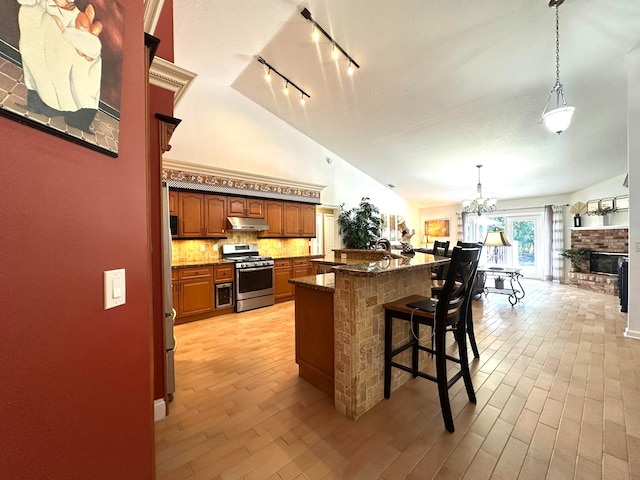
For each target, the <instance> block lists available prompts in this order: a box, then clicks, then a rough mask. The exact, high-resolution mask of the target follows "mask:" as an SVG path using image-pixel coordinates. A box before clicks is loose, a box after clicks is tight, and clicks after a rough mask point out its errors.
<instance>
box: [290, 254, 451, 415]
mask: <svg viewBox="0 0 640 480" xmlns="http://www.w3.org/2000/svg"><path fill="white" fill-rule="evenodd" d="M340 252H341V254H340V255H336V257H338V259H335V260H334V263H336V264H335V265H333V266H332V270H333V273H329V274H322V275H315V276H310V277H300V278H295V279H291V280H290V282H291V283H293V284H294V285H295V289H296V361H298V362H299V365H302V366H301V367H300V375H301V376H302V377H303V378H305V379H307V380H308V381H310V383H312V384H314V385H316V386H317V387H318V388H320V389H321V390H323V391H325V392H327V393H329V392H328V391H327V384H331V383H333V397H334V407H335V408H336V410H338V411H339V412H341V413H342V414H344V415H346V416H347V417H349V418H351V419H356V418H358V417H360V416H361V415H362V414H363V413H364V412H366V411H367V410H369V409H370V408H371V407H373V406H374V405H375V404H376V403H378V402H379V401H381V400H382V399H383V398H384V395H383V384H384V308H383V305H384V304H385V303H388V302H392V301H395V300H398V299H399V298H403V297H406V296H409V295H414V294H417V295H427V296H428V295H430V293H431V268H432V267H435V266H437V265H440V264H442V263H447V262H449V261H450V259H449V258H444V257H436V256H433V255H430V254H423V253H416V254H414V255H412V256H402V255H393V258H391V257H390V256H388V255H386V256H385V258H380V256H379V252H376V253H375V255H376V258H379V259H378V260H375V261H370V260H367V259H366V258H353V256H351V254H350V251H349V250H342V251H340ZM342 252H346V256H347V258H346V259H344V258H342ZM353 252H354V255H355V256H356V257H360V255H361V254H362V252H367V251H361V250H356V251H353ZM369 252H371V253H373V252H372V251H369ZM323 299H324V300H323ZM331 314H332V315H331ZM331 319H333V322H331ZM331 323H333V325H332V327H333V328H331V325H330V324H331ZM395 330H396V326H395V325H394V334H393V336H394V344H400V343H401V342H403V341H406V340H407V339H408V338H409V335H411V333H410V331H409V328H408V327H407V325H406V324H404V322H402V323H400V322H397V331H395ZM423 331H424V333H425V335H427V334H428V332H426V329H423ZM329 332H331V333H332V337H330V336H329V335H328V333H329ZM316 333H317V335H316ZM314 336H315V337H317V338H318V343H319V345H320V346H318V345H315V343H314V342H313V341H311V340H310V339H311V338H312V337H314ZM331 342H332V343H333V349H331V348H330V344H331ZM308 353H309V354H308ZM407 354H408V352H407ZM330 357H332V358H330ZM299 360H302V363H300V361H299ZM330 360H331V363H333V379H331V377H330V374H331V363H329V361H330ZM396 370H397V369H396ZM310 372H311V373H312V374H313V375H308V374H309V373H310ZM314 376H316V377H318V378H320V377H321V378H320V380H317V379H314ZM409 378H411V377H410V375H409V374H408V373H406V372H402V371H400V370H397V371H394V373H393V378H392V389H395V388H397V387H398V386H400V385H402V384H403V383H404V382H406V381H407V380H408V379H409ZM329 394H330V393H329Z"/></svg>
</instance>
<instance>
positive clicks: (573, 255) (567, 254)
mask: <svg viewBox="0 0 640 480" xmlns="http://www.w3.org/2000/svg"><path fill="white" fill-rule="evenodd" d="M590 252H591V250H590V249H589V248H578V249H577V250H574V249H572V248H565V249H564V250H563V251H562V253H561V254H560V255H562V256H563V257H564V258H568V259H569V261H570V262H571V271H572V272H579V271H580V261H582V260H584V259H585V258H587V257H588V256H589V253H590Z"/></svg>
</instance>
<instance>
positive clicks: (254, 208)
mask: <svg viewBox="0 0 640 480" xmlns="http://www.w3.org/2000/svg"><path fill="white" fill-rule="evenodd" d="M247 217H250V218H264V200H262V199H261V198H247Z"/></svg>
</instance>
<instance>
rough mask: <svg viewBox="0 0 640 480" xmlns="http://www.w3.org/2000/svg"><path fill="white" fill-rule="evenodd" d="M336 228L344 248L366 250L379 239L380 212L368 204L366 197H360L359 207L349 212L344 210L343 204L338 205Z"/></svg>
mask: <svg viewBox="0 0 640 480" xmlns="http://www.w3.org/2000/svg"><path fill="white" fill-rule="evenodd" d="M338 227H339V232H340V234H342V240H343V241H344V245H345V247H346V248H357V249H368V248H369V247H370V245H371V243H372V242H374V241H375V240H378V238H380V233H381V227H382V218H381V217H380V210H378V209H377V208H376V207H375V206H374V205H372V204H371V203H370V202H369V198H368V197H362V200H360V205H358V206H357V207H353V208H351V209H349V210H345V209H344V203H343V204H342V205H340V214H339V215H338Z"/></svg>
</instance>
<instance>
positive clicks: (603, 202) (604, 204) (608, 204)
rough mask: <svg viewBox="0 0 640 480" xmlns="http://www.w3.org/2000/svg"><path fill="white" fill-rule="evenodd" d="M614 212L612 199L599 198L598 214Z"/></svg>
mask: <svg viewBox="0 0 640 480" xmlns="http://www.w3.org/2000/svg"><path fill="white" fill-rule="evenodd" d="M614 210H615V200H614V199H613V197H612V198H601V199H600V212H601V213H606V212H613V211H614Z"/></svg>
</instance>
